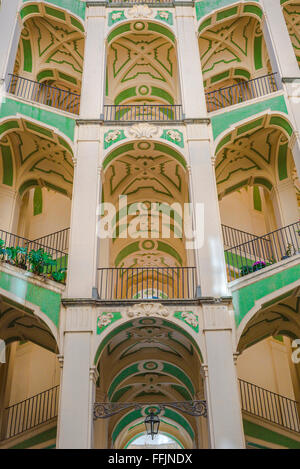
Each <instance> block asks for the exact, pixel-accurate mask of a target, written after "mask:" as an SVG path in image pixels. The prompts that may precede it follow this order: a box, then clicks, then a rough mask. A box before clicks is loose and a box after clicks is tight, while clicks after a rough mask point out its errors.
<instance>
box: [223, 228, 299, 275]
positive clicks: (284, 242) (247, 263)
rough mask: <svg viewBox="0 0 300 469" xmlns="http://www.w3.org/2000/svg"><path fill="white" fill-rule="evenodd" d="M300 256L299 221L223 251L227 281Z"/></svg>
mask: <svg viewBox="0 0 300 469" xmlns="http://www.w3.org/2000/svg"><path fill="white" fill-rule="evenodd" d="M296 254H300V221H299V222H296V223H293V224H291V225H288V226H285V227H284V228H280V229H278V230H275V231H272V232H271V233H268V234H266V235H264V236H257V237H256V238H254V239H252V240H251V241H248V242H246V243H243V244H240V245H237V246H234V247H231V248H230V249H226V250H225V260H226V264H227V273H228V278H229V280H230V281H231V280H234V279H236V278H239V277H243V276H244V275H247V274H249V273H252V272H256V271H257V270H260V269H262V268H265V267H268V266H270V265H271V264H275V263H276V262H279V261H281V260H284V259H287V258H289V257H292V256H294V255H296Z"/></svg>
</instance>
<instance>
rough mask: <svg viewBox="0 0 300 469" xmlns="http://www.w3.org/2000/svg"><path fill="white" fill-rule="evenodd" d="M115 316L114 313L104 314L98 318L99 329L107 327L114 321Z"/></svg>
mask: <svg viewBox="0 0 300 469" xmlns="http://www.w3.org/2000/svg"><path fill="white" fill-rule="evenodd" d="M113 317H114V315H113V314H112V313H102V314H101V315H100V316H99V317H98V327H99V329H101V328H102V327H107V326H109V325H110V323H111V322H112V320H113Z"/></svg>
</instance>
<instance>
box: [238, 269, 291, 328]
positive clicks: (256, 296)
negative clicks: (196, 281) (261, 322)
mask: <svg viewBox="0 0 300 469" xmlns="http://www.w3.org/2000/svg"><path fill="white" fill-rule="evenodd" d="M299 278H300V264H299V265H295V266H293V267H290V268H287V269H285V270H283V271H281V272H278V273H276V274H274V275H271V276H270V277H267V278H262V279H259V280H257V281H256V282H254V283H252V284H251V285H248V286H245V287H242V288H239V289H237V290H235V291H233V292H232V301H233V307H234V314H235V321H236V324H237V325H239V324H240V323H241V321H242V320H243V318H244V317H245V316H246V314H247V313H248V312H249V311H250V310H251V309H252V308H253V307H254V305H255V302H256V301H257V300H260V299H261V298H263V297H264V296H267V295H269V294H271V293H273V292H275V291H276V290H279V289H281V288H283V287H285V286H287V285H290V284H291V283H293V282H296V281H297V280H299Z"/></svg>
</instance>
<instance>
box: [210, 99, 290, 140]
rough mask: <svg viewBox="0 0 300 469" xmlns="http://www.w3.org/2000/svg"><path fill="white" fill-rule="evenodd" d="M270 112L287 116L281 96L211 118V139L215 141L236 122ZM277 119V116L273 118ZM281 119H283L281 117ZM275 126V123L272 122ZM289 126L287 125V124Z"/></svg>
mask: <svg viewBox="0 0 300 469" xmlns="http://www.w3.org/2000/svg"><path fill="white" fill-rule="evenodd" d="M266 110H270V111H273V112H276V111H278V112H282V113H284V114H288V110H287V106H286V102H285V98H284V96H283V95H280V96H275V97H274V98H270V99H265V100H263V101H260V102H258V103H255V104H249V105H246V106H241V107H239V109H235V110H232V111H230V112H228V111H226V112H223V113H221V114H218V115H215V116H212V118H211V122H212V127H213V137H214V139H216V138H217V137H218V136H219V135H220V134H221V133H223V132H225V131H226V130H227V129H230V127H231V126H232V125H234V124H237V123H238V122H241V121H243V120H245V119H247V118H249V117H251V116H255V115H257V114H259V113H262V112H263V111H266ZM274 117H277V116H274ZM281 119H283V118H282V117H281ZM273 123H274V124H275V122H273ZM288 125H289V124H288ZM288 132H290V125H289V129H288Z"/></svg>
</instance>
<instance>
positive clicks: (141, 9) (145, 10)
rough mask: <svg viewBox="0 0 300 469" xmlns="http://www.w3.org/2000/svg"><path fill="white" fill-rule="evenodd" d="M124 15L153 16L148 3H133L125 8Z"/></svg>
mask: <svg viewBox="0 0 300 469" xmlns="http://www.w3.org/2000/svg"><path fill="white" fill-rule="evenodd" d="M126 16H127V17H128V18H150V17H151V16H153V10H152V9H151V8H149V7H148V5H135V6H134V7H132V8H128V10H126Z"/></svg>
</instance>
